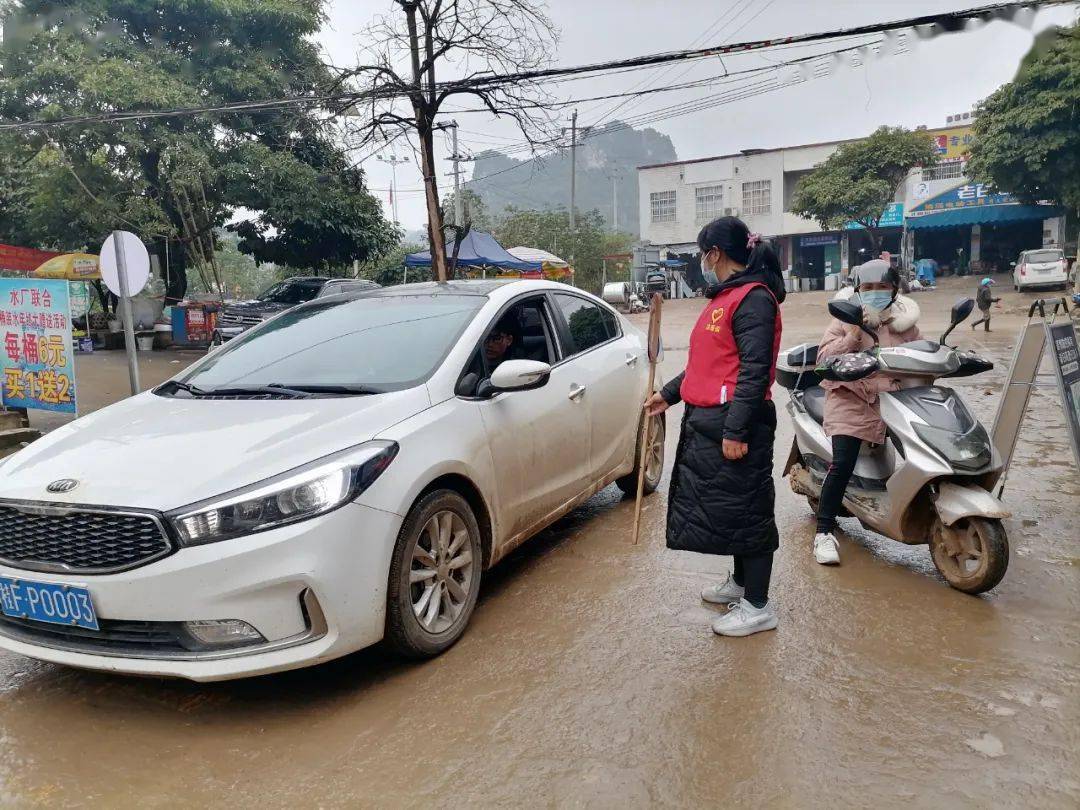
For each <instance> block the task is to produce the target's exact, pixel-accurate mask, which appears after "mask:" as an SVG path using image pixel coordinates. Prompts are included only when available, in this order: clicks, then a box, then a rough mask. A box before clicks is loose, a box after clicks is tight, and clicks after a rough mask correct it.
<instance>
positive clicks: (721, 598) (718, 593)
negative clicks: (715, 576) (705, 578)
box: [701, 574, 746, 605]
mask: <svg viewBox="0 0 1080 810" xmlns="http://www.w3.org/2000/svg"><path fill="white" fill-rule="evenodd" d="M745 593H746V589H745V588H743V586H742V585H736V584H735V580H734V579H732V578H731V574H728V577H727V579H725V580H724V581H723V582H721V583H720V584H719V585H710V586H709V587H708V588H705V589H704V590H703V591H702V592H701V598H702V599H704V600H705V601H706V602H711V603H712V604H714V605H727V604H730V603H731V602H738V601H739V600H740V599H742V598H743V596H744V595H745Z"/></svg>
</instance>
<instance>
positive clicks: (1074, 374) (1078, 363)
mask: <svg viewBox="0 0 1080 810" xmlns="http://www.w3.org/2000/svg"><path fill="white" fill-rule="evenodd" d="M1046 338H1047V342H1048V343H1049V344H1050V355H1051V357H1053V358H1054V372H1055V376H1056V377H1057V381H1058V387H1059V388H1060V389H1061V404H1062V407H1064V409H1065V424H1066V425H1068V427H1069V436H1070V438H1071V439H1072V449H1073V457H1074V459H1075V460H1076V466H1077V468H1080V346H1078V345H1077V341H1076V327H1075V326H1073V324H1072V321H1066V322H1065V323H1054V324H1047V325H1046Z"/></svg>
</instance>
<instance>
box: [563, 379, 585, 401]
mask: <svg viewBox="0 0 1080 810" xmlns="http://www.w3.org/2000/svg"><path fill="white" fill-rule="evenodd" d="M583 396H585V386H584V385H578V384H577V383H575V384H573V385H571V386H570V393H569V394H567V398H568V399H571V400H573V401H574V402H577V401H578V400H580V399H581V398H582V397H583Z"/></svg>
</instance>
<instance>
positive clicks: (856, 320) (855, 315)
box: [829, 301, 863, 326]
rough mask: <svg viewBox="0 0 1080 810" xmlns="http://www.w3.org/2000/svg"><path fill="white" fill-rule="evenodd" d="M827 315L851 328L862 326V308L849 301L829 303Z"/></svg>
mask: <svg viewBox="0 0 1080 810" xmlns="http://www.w3.org/2000/svg"><path fill="white" fill-rule="evenodd" d="M829 314H830V315H832V316H833V317H834V318H836V320H838V321H842V322H844V323H848V324H851V325H852V326H862V322H863V311H862V307H861V306H859V305H858V304H853V303H852V302H851V301H830V302H829Z"/></svg>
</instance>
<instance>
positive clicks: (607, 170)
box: [466, 121, 678, 236]
mask: <svg viewBox="0 0 1080 810" xmlns="http://www.w3.org/2000/svg"><path fill="white" fill-rule="evenodd" d="M578 137H579V138H581V137H582V136H580V135H579V136H578ZM577 152H578V154H577V208H578V210H579V211H591V210H592V209H594V208H595V209H597V210H599V211H600V213H601V214H602V215H603V217H604V219H606V220H607V222H608V223H609V224H616V225H618V229H619V230H620V231H625V232H627V233H631V234H634V235H635V236H637V235H638V234H639V233H640V231H639V229H638V178H637V167H638V166H644V165H647V164H650V163H667V162H669V161H673V160H678V156H677V155H676V154H675V147H674V146H673V145H672V143H671V139H670V138H669V137H668V136H667V135H663V134H661V133H659V132H657V131H656V130H655V129H640V130H638V129H633V128H632V127H628V126H627V125H626V124H623V123H621V122H619V121H610V122H608V123H607V124H605V125H604V126H602V127H600V128H599V129H594V130H592V131H591V132H590V133H589V134H588V135H587V136H586V137H584V138H583V139H582V141H581V145H580V146H579V147H578V150H577ZM523 164H528V165H523ZM472 176H473V179H472V180H469V181H467V182H466V188H468V189H470V190H471V191H473V192H475V193H476V194H478V195H480V197H481V199H483V201H484V205H485V206H486V207H487V209H488V211H490V212H491V213H492V214H495V215H498V213H499V212H500V211H502V210H503V209H505V208H506V207H508V206H514V207H516V208H519V209H520V208H525V209H528V208H537V209H550V208H559V207H563V208H569V207H570V150H569V148H567V149H562V150H560V151H559V152H558V153H557V154H554V155H551V156H549V157H545V158H543V159H539V160H517V159H515V158H512V157H508V156H507V155H504V154H502V153H501V152H498V151H487V152H481V153H480V154H478V155H477V156H476V162H475V163H474V164H473V175H472ZM616 194H617V197H618V211H617V212H615V211H614V200H615V196H616ZM614 213H617V217H616V216H614Z"/></svg>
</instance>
